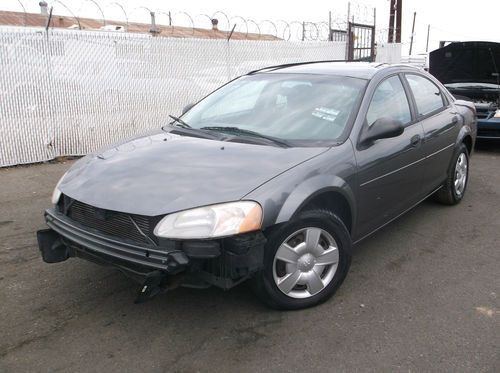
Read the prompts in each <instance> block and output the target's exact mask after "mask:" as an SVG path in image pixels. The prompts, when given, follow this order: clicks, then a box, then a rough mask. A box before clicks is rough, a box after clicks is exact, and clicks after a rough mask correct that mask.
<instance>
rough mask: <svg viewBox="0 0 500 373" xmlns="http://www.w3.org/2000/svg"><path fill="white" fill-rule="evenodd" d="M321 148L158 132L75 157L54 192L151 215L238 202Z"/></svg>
mask: <svg viewBox="0 0 500 373" xmlns="http://www.w3.org/2000/svg"><path fill="white" fill-rule="evenodd" d="M325 150H326V148H281V147H274V146H264V145H255V144H246V143H236V142H223V141H218V140H209V139H201V138H195V137H189V136H180V135H175V134H173V133H166V132H163V131H159V132H156V133H152V134H149V135H146V136H142V137H139V138H136V139H133V140H130V141H126V142H124V143H122V144H119V145H115V146H112V147H109V148H107V149H105V150H103V151H100V152H96V153H94V154H90V155H88V156H86V157H84V158H82V159H80V160H79V161H78V162H76V163H75V164H74V165H73V167H71V169H70V170H69V171H68V172H67V174H66V175H65V176H64V178H63V179H62V181H61V183H60V185H59V189H60V190H61V191H62V193H63V194H65V195H67V196H69V197H71V198H73V199H76V200H78V201H81V202H84V203H87V204H89V205H92V206H95V207H99V208H103V209H107V210H113V211H120V212H126V213H133V214H140V215H148V216H156V215H162V214H167V213H170V212H174V211H179V210H185V209H189V208H193V207H197V206H203V205H209V204H214V203H219V202H227V201H235V200H239V199H241V198H242V197H244V196H245V195H246V194H248V193H249V192H250V191H252V190H253V189H255V188H257V187H258V186H260V185H262V184H263V183H265V182H266V181H268V180H269V179H271V178H273V177H275V176H277V175H278V174H280V173H282V172H284V171H286V170H288V169H290V168H292V167H294V166H296V165H297V164H299V163H302V162H304V161H306V160H308V159H310V158H312V157H314V156H316V155H318V154H320V153H322V152H323V151H325Z"/></svg>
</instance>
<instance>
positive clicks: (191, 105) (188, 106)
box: [182, 104, 194, 115]
mask: <svg viewBox="0 0 500 373" xmlns="http://www.w3.org/2000/svg"><path fill="white" fill-rule="evenodd" d="M193 106H194V104H187V105H186V106H184V109H182V114H183V115H184V114H186V113H187V112H188V111H189V110H191V108H192V107H193Z"/></svg>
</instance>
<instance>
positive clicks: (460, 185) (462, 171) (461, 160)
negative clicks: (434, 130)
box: [455, 153, 467, 197]
mask: <svg viewBox="0 0 500 373" xmlns="http://www.w3.org/2000/svg"><path fill="white" fill-rule="evenodd" d="M466 183H467V157H466V156H465V154H464V153H461V154H460V155H459V156H458V159H457V164H456V165H455V193H456V194H457V196H459V197H461V196H462V194H463V192H464V190H465V185H466Z"/></svg>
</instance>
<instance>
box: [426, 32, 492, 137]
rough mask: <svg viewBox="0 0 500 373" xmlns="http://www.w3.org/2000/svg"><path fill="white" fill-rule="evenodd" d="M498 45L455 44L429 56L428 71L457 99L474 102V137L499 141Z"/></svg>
mask: <svg viewBox="0 0 500 373" xmlns="http://www.w3.org/2000/svg"><path fill="white" fill-rule="evenodd" d="M499 68H500V43H493V42H485V41H470V42H454V43H451V44H449V45H447V46H445V47H443V48H440V49H436V50H435V51H432V52H431V53H430V60H429V72H430V73H431V74H432V75H434V76H435V77H436V78H437V79H438V80H439V81H440V82H441V83H443V84H444V86H445V87H446V88H447V89H448V91H449V92H450V93H451V94H453V96H455V97H456V98H457V99H459V100H467V101H471V102H473V103H474V105H475V107H476V111H477V130H478V133H477V137H478V138H482V139H500V74H499Z"/></svg>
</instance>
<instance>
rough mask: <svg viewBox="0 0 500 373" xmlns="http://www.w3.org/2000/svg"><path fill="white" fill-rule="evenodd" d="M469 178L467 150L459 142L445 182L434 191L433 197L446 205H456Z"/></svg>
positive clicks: (462, 196)
mask: <svg viewBox="0 0 500 373" xmlns="http://www.w3.org/2000/svg"><path fill="white" fill-rule="evenodd" d="M468 178H469V152H468V151H467V147H466V146H465V145H464V144H461V145H460V147H459V148H458V151H457V152H456V153H455V155H454V157H453V159H452V166H451V167H450V171H449V173H448V177H447V178H446V181H445V183H444V184H443V186H442V187H441V189H439V190H438V191H437V192H436V193H435V195H434V196H435V199H436V200H437V201H438V202H441V203H444V204H446V205H456V204H457V203H459V202H460V201H461V200H462V198H464V195H465V190H466V188H467V181H468Z"/></svg>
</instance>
